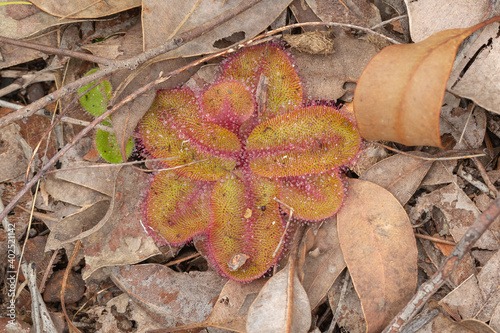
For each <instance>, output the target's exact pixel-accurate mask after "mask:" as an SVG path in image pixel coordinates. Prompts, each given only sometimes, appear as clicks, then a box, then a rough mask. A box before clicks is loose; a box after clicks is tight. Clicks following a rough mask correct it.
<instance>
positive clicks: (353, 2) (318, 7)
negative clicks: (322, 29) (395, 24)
mask: <svg viewBox="0 0 500 333" xmlns="http://www.w3.org/2000/svg"><path fill="white" fill-rule="evenodd" d="M306 2H307V4H308V5H309V7H311V9H312V10H313V11H314V13H315V14H316V15H318V17H319V18H320V19H321V20H322V21H323V22H339V23H348V24H355V25H360V26H363V27H372V26H374V25H375V24H378V23H380V22H381V19H380V14H379V11H378V9H377V7H375V6H374V5H373V4H372V3H370V2H367V1H363V0H348V1H330V0H306Z"/></svg>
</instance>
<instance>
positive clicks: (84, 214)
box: [45, 199, 109, 250]
mask: <svg viewBox="0 0 500 333" xmlns="http://www.w3.org/2000/svg"><path fill="white" fill-rule="evenodd" d="M108 208H109V200H108V199H105V200H101V201H97V202H95V203H92V204H91V205H89V206H87V207H85V208H83V209H81V210H80V211H78V212H77V213H75V214H72V215H69V216H67V217H65V218H64V219H62V220H61V221H59V222H58V223H57V224H56V225H55V226H53V227H52V228H51V230H50V234H49V238H48V239H47V245H46V248H45V249H46V250H57V249H60V248H62V247H63V245H65V244H68V243H72V242H74V241H75V240H78V239H80V237H79V236H80V234H81V233H82V231H84V230H91V229H92V228H94V227H96V226H97V225H99V221H101V219H102V218H103V217H104V216H105V215H106V212H107V211H108ZM96 231H97V229H96Z"/></svg>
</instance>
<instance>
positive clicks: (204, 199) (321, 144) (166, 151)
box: [137, 44, 361, 281]
mask: <svg viewBox="0 0 500 333" xmlns="http://www.w3.org/2000/svg"><path fill="white" fill-rule="evenodd" d="M302 94H303V93H302V86H301V84H300V80H299V77H298V75H297V72H296V70H295V69H294V65H293V63H292V62H291V60H290V59H289V57H288V55H287V54H286V52H285V51H284V50H283V49H282V48H281V47H279V46H276V45H274V44H261V45H258V46H254V47H250V48H247V49H244V50H243V51H241V52H239V53H237V54H235V55H234V56H232V57H231V58H229V59H228V60H226V61H225V62H224V63H223V65H222V68H221V74H220V77H219V79H218V80H217V81H216V83H214V84H212V85H211V86H210V87H209V88H208V89H206V90H205V91H203V92H202V93H200V94H196V93H194V92H193V91H191V90H188V89H170V90H160V91H158V93H157V96H156V98H155V100H154V102H153V104H152V105H151V108H150V110H149V111H148V113H146V115H145V116H144V118H143V119H142V121H141V123H140V124H139V126H138V129H137V137H138V138H139V140H140V142H141V143H142V148H143V150H144V152H145V154H146V156H148V157H151V158H155V159H163V161H162V162H161V167H162V168H163V169H167V170H166V171H160V172H158V173H157V174H156V176H155V177H154V179H153V180H152V183H151V188H150V190H149V193H148V195H147V198H146V200H145V204H144V206H145V215H146V218H147V223H148V224H149V226H150V227H151V229H152V230H154V237H155V238H156V239H157V240H158V241H160V242H163V243H165V242H166V243H169V244H171V245H179V244H183V243H186V242H188V241H190V240H191V239H192V238H193V237H194V236H196V235H198V234H205V235H206V238H207V240H208V250H209V256H210V258H209V259H210V260H211V261H212V263H213V264H214V266H215V267H216V268H217V269H218V270H219V271H220V272H221V274H223V275H225V276H227V277H229V278H231V279H234V280H237V281H251V280H253V279H256V278H258V277H260V276H262V275H263V274H264V273H266V272H267V271H268V270H269V269H270V268H271V267H272V266H273V265H274V264H275V262H276V260H277V259H278V258H279V255H280V253H281V252H282V251H283V247H284V245H283V244H280V240H281V239H282V237H283V234H284V233H285V232H286V230H285V224H284V221H283V218H284V213H289V207H292V208H293V210H294V213H293V216H294V217H296V218H299V219H302V220H304V221H311V222H312V221H318V220H322V219H325V218H328V217H330V216H332V215H334V214H335V213H336V212H337V211H338V209H339V208H340V206H341V205H342V201H343V198H344V193H345V187H344V184H343V181H342V178H341V175H340V171H339V170H340V169H341V168H342V166H344V165H346V164H348V163H351V162H352V161H353V159H354V158H355V157H356V155H357V153H358V151H359V148H360V144H361V138H360V136H359V133H358V131H357V128H356V125H355V123H354V120H353V119H352V118H351V117H350V116H348V115H346V114H344V113H342V112H341V111H339V110H337V109H336V108H334V107H331V106H326V105H310V103H305V101H304V100H303V97H302ZM263 96H264V97H265V98H263ZM306 104H309V106H304V105H306ZM279 202H281V203H285V204H286V205H287V207H280V204H279Z"/></svg>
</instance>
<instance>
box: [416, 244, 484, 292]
mask: <svg viewBox="0 0 500 333" xmlns="http://www.w3.org/2000/svg"><path fill="white" fill-rule="evenodd" d="M434 237H438V238H439V235H437V236H434ZM419 243H420V244H421V245H422V248H423V251H425V254H426V255H427V257H426V258H425V259H423V260H424V261H423V262H422V263H423V264H422V268H423V269H424V271H425V272H426V273H427V275H429V276H432V274H434V273H435V272H436V271H437V270H438V269H439V268H440V267H441V266H442V265H443V263H444V261H445V260H446V258H447V256H448V255H447V254H443V252H442V250H441V249H442V248H443V247H444V246H446V247H451V249H453V246H450V245H446V244H440V243H434V242H431V241H429V240H426V239H419ZM450 251H451V250H450ZM423 254H424V253H422V255H423ZM429 263H432V266H430V265H427V264H429ZM472 274H477V269H476V265H475V263H474V260H473V259H472V257H471V255H470V254H466V255H465V256H464V258H463V259H462V261H460V263H459V264H458V266H457V267H456V268H455V270H454V271H453V272H452V273H451V274H450V277H449V278H448V279H449V282H450V285H451V286H452V287H454V286H458V285H460V284H461V283H462V282H464V281H465V280H467V279H468V278H469V277H470V276H471V275H472Z"/></svg>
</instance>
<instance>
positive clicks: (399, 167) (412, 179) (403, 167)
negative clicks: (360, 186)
mask: <svg viewBox="0 0 500 333" xmlns="http://www.w3.org/2000/svg"><path fill="white" fill-rule="evenodd" d="M412 154H414V155H416V157H412V156H410V155H406V154H398V155H394V156H391V157H389V158H386V159H384V160H382V161H380V162H378V163H377V164H375V165H373V166H372V167H371V168H370V169H368V170H366V172H365V173H363V174H362V175H361V177H360V179H362V180H367V181H370V182H372V183H375V184H377V185H380V186H382V187H383V188H385V189H386V190H388V191H389V192H391V193H392V194H393V195H394V197H395V198H396V199H398V201H399V203H400V204H401V205H403V206H404V205H405V204H406V202H407V201H408V200H410V198H411V197H412V196H413V194H414V193H415V191H416V190H417V188H418V187H419V186H420V183H421V182H422V179H424V177H425V175H426V174H427V171H429V169H430V167H431V165H432V163H433V161H429V160H423V159H421V158H418V156H420V157H429V156H430V155H429V154H426V153H422V152H414V153H412Z"/></svg>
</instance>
